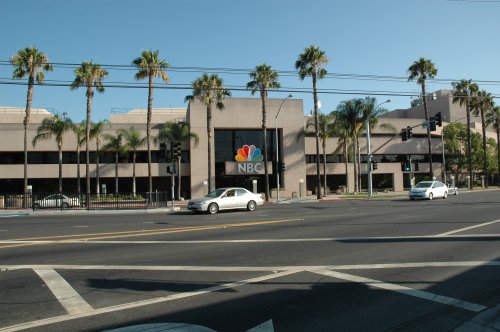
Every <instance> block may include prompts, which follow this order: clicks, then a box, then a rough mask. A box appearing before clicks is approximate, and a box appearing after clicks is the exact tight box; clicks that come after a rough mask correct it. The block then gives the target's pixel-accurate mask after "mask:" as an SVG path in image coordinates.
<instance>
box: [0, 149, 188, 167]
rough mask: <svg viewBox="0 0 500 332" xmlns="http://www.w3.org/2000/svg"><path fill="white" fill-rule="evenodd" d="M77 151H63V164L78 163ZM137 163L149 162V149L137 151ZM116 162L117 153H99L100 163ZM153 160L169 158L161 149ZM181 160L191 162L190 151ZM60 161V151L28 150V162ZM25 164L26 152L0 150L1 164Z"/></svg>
mask: <svg viewBox="0 0 500 332" xmlns="http://www.w3.org/2000/svg"><path fill="white" fill-rule="evenodd" d="M96 156H97V154H96V152H95V151H92V152H90V153H89V161H90V163H91V164H95V163H96ZM76 159H77V153H76V152H63V153H62V162H63V164H76V163H77V160H76ZM85 160H86V158H85V151H83V152H80V163H82V164H85V163H86V161H85ZM135 161H136V163H147V162H148V153H147V151H137V152H136V160H135ZM114 162H115V155H114V153H112V152H101V153H99V163H101V164H113V163H114ZM119 162H120V163H133V153H132V152H129V153H128V154H127V155H125V156H120V157H119ZM151 162H152V163H166V162H167V158H166V157H165V154H164V153H161V152H160V151H151ZM181 162H182V163H189V162H190V155H189V151H182V153H181ZM58 163H59V153H58V152H28V164H34V165H37V164H58ZM22 164H24V152H0V165H22Z"/></svg>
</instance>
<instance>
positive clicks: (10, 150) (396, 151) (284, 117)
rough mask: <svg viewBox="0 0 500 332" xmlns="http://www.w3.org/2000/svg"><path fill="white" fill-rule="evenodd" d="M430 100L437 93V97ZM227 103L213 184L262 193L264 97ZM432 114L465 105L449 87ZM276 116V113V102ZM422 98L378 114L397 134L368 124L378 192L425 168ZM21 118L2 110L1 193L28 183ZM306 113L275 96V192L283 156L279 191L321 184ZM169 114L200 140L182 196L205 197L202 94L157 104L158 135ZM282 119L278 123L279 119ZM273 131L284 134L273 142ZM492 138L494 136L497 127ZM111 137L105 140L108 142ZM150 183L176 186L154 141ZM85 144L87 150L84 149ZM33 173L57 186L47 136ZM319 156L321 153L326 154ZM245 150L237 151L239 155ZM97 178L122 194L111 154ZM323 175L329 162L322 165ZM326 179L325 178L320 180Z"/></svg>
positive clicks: (437, 163) (35, 180)
mask: <svg viewBox="0 0 500 332" xmlns="http://www.w3.org/2000/svg"><path fill="white" fill-rule="evenodd" d="M431 97H432V96H431ZM224 104H225V109H224V110H222V111H219V110H217V109H214V110H213V132H212V156H211V160H212V167H211V169H212V172H211V174H210V177H211V181H212V183H213V184H214V185H213V187H224V186H233V185H234V186H243V187H246V188H248V189H250V190H251V189H252V188H253V183H254V181H257V188H258V191H260V192H263V191H264V165H263V153H264V152H263V145H264V139H263V134H262V113H261V101H260V99H259V98H229V99H226V100H225V102H224ZM428 106H429V116H433V115H434V114H435V113H437V112H441V113H442V114H443V116H444V125H446V124H447V123H449V122H457V121H459V122H464V123H465V110H464V109H463V108H462V107H460V106H459V105H457V104H453V102H452V96H451V94H450V92H449V91H446V90H442V91H438V92H436V94H435V99H433V98H429V101H428ZM280 107H281V111H280V112H279V116H278V117H276V114H277V113H278V111H279V109H280ZM423 114H424V112H423V107H422V105H420V104H419V102H418V101H415V102H414V106H413V107H411V108H409V109H407V110H395V111H393V112H390V113H388V114H387V115H386V116H384V117H383V118H380V121H379V123H380V124H382V123H389V124H391V125H393V126H394V127H395V128H396V129H397V131H398V133H397V134H394V133H390V132H386V131H384V130H382V129H381V127H380V126H378V127H375V128H371V147H372V148H371V149H372V153H373V159H374V160H375V161H377V162H378V169H377V170H375V171H373V186H374V188H375V189H376V190H386V189H388V190H396V191H400V190H403V189H405V188H408V187H409V186H410V176H409V173H408V172H404V171H402V170H401V162H402V161H406V160H408V159H409V158H410V157H411V160H412V162H413V167H415V165H416V164H415V163H418V166H419V169H418V171H414V175H415V177H416V179H417V180H418V179H419V178H421V177H422V176H423V175H425V174H426V173H428V171H429V170H428V160H427V158H428V156H427V139H426V129H424V128H422V127H421V124H422V122H423V118H424V115H423ZM49 116H52V114H51V113H50V112H48V111H47V110H33V111H32V116H31V124H30V127H29V137H28V139H29V141H30V142H31V140H32V139H33V137H34V135H35V132H36V128H37V127H38V126H39V125H40V123H41V121H42V119H43V118H44V117H49ZM23 118H24V109H22V108H0V192H21V191H22V183H23V162H24V157H23V130H24V129H23V125H22V122H23ZM307 119H308V117H307V116H304V109H303V101H302V100H301V99H293V98H292V99H287V100H286V101H285V102H283V99H269V100H268V102H267V129H268V130H267V146H268V171H269V183H270V188H271V190H272V194H273V195H275V190H273V189H275V188H276V184H277V175H276V170H275V167H274V163H273V162H274V161H276V159H277V158H276V155H278V161H280V162H284V163H285V167H286V171H285V173H284V174H280V188H281V191H280V193H281V195H282V196H292V195H297V196H300V195H308V194H313V193H314V192H315V191H316V184H317V178H316V161H315V160H316V151H315V139H314V138H311V137H304V135H303V131H304V125H305V123H306V122H307ZM166 121H177V122H179V121H187V122H188V123H189V124H190V127H191V131H192V132H193V133H196V134H197V135H198V137H199V144H198V145H197V146H195V145H194V142H193V141H190V142H187V141H186V142H182V145H181V148H182V164H181V169H180V173H181V175H182V181H181V182H182V189H181V193H182V196H183V197H185V198H188V197H198V196H201V195H203V194H204V193H205V192H206V191H207V190H208V177H209V175H208V160H209V158H208V148H207V142H208V138H207V126H206V122H207V119H206V107H205V106H204V105H203V104H201V103H200V102H198V101H194V102H190V103H189V105H188V107H187V108H158V109H154V110H153V117H152V122H153V125H152V134H153V135H154V136H156V135H157V134H158V131H159V130H160V129H161V127H162V125H163V123H165V122H166ZM145 123H146V111H145V110H131V111H129V112H127V113H121V114H117V113H114V114H111V115H110V119H109V125H106V126H105V133H109V134H114V133H115V132H116V130H118V129H128V128H130V127H134V128H136V129H139V130H140V131H141V133H142V134H143V135H144V136H145V135H146V125H145ZM275 124H276V126H275ZM407 126H416V128H414V129H413V138H412V139H410V140H408V141H406V142H402V141H401V137H400V136H399V131H400V130H401V128H405V127H407ZM471 127H472V128H473V130H477V131H480V130H481V127H480V119H478V118H474V117H473V124H472V126H471ZM276 129H277V133H278V135H277V136H278V139H277V142H276ZM488 136H491V137H495V135H494V133H493V132H489V134H488ZM104 143H105V142H103V143H101V145H102V144H104ZM152 146H153V148H152V162H153V163H152V176H153V190H158V191H166V192H169V191H170V186H171V182H170V181H171V176H170V174H168V173H167V160H166V157H165V155H164V153H162V151H160V150H159V146H158V145H152ZM84 150H85V147H84V146H83V147H82V151H84ZM90 150H91V151H92V153H91V156H90V177H91V191H92V192H95V191H96V190H97V189H96V181H95V175H96V164H95V156H96V153H95V150H96V144H95V140H92V141H91V142H90ZM336 150H338V142H337V139H336V138H332V139H329V140H328V141H327V142H326V153H327V166H326V173H327V185H328V187H329V188H330V190H337V189H338V188H341V186H345V185H346V182H347V183H348V188H347V190H349V191H350V192H352V191H353V190H354V185H353V184H354V165H353V164H352V163H349V164H347V169H348V171H347V177H348V179H346V165H345V163H344V160H343V156H342V151H338V152H337V153H336V154H333V152H334V151H336ZM28 151H29V153H28V161H29V165H28V179H29V183H30V184H31V185H32V186H33V191H34V192H54V191H57V179H58V159H57V146H56V143H55V141H54V140H53V139H49V140H46V141H40V142H39V143H38V144H37V145H36V146H35V147H33V146H32V145H30V146H29V148H28ZM63 151H64V152H63V178H64V180H63V189H64V191H68V192H75V191H76V183H77V180H76V178H77V165H76V139H75V135H74V134H73V133H72V132H68V133H66V135H65V136H64V142H63ZM432 151H433V169H434V176H435V177H437V178H438V179H440V178H441V177H442V171H443V167H442V166H443V165H442V143H441V128H440V127H438V128H437V131H435V132H433V133H432ZM320 154H322V151H321V152H320ZM360 154H361V160H362V164H361V169H360V171H361V183H362V189H364V190H366V165H367V164H366V139H365V137H360ZM80 156H81V165H80V172H81V176H82V179H81V186H82V191H84V192H85V189H84V186H85V153H84V152H81V155H80ZM237 156H238V157H237ZM100 159H101V160H100V166H99V170H100V182H101V184H104V185H105V186H106V189H107V192H108V193H111V192H114V191H115V185H114V178H115V164H114V159H113V156H112V154H110V153H103V154H101V157H100ZM321 172H323V166H322V165H321ZM136 175H137V191H138V192H146V191H147V175H148V174H147V154H146V148H145V147H143V148H141V149H140V151H139V152H138V156H137V164H136ZM131 183H132V158H131V155H129V156H125V157H122V158H121V160H120V163H119V191H120V192H131V191H132V184H131ZM322 183H323V182H322Z"/></svg>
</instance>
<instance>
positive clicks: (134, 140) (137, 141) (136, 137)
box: [119, 127, 146, 196]
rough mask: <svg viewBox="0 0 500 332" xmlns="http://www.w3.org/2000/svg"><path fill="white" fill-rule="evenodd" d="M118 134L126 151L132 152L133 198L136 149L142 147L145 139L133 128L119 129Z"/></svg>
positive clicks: (134, 191)
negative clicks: (124, 144) (122, 138)
mask: <svg viewBox="0 0 500 332" xmlns="http://www.w3.org/2000/svg"><path fill="white" fill-rule="evenodd" d="M119 133H121V134H122V135H123V137H124V138H125V141H126V142H127V143H126V144H127V148H128V150H132V163H133V166H132V193H133V194H134V196H135V193H136V183H135V160H136V154H137V149H138V148H140V147H141V146H143V145H144V143H145V142H146V137H141V132H140V131H139V130H137V129H135V128H134V127H130V128H129V129H128V130H125V129H120V130H119Z"/></svg>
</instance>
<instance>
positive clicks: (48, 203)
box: [35, 194, 80, 209]
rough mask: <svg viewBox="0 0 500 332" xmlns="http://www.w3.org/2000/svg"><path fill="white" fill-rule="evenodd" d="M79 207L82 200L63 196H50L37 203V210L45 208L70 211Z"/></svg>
mask: <svg viewBox="0 0 500 332" xmlns="http://www.w3.org/2000/svg"><path fill="white" fill-rule="evenodd" d="M78 206H80V199H79V198H78V197H68V196H66V195H62V194H54V195H50V196H47V197H45V198H42V199H39V200H36V201H35V209H43V208H62V209H68V208H70V207H78Z"/></svg>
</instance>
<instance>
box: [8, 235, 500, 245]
mask: <svg viewBox="0 0 500 332" xmlns="http://www.w3.org/2000/svg"><path fill="white" fill-rule="evenodd" d="M451 238H457V239H461V238H471V239H473V238H500V234H471V235H465V234H464V235H422V236H375V237H330V238H306V239H239V240H187V241H182V240H180V241H175V240H165V241H153V240H138V241H130V240H127V241H123V240H92V239H90V240H88V239H71V240H0V244H20V243H33V244H37V243H39V244H75V243H85V244H92V243H94V244H212V243H217V244H219V243H265V242H332V241H337V242H341V241H398V240H399V241H406V240H439V239H444V240H449V239H451Z"/></svg>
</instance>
